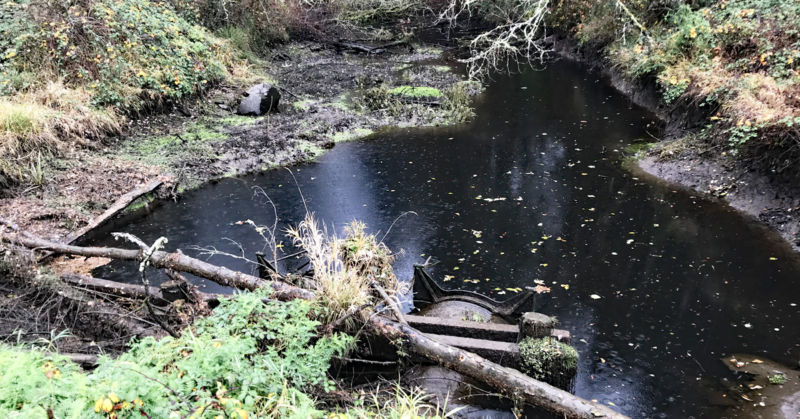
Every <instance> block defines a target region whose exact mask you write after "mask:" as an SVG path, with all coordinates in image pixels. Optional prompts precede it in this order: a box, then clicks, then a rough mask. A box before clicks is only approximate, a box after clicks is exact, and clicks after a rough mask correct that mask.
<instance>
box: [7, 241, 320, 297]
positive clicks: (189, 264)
mask: <svg viewBox="0 0 800 419" xmlns="http://www.w3.org/2000/svg"><path fill="white" fill-rule="evenodd" d="M2 240H3V241H6V242H10V243H14V244H17V245H20V246H24V247H27V248H29V249H34V250H36V249H38V250H47V251H51V252H55V253H63V254H71V255H79V256H89V257H104V258H110V259H119V260H132V261H140V260H141V259H142V250H134V249H120V248H115V247H83V246H73V245H68V244H63V243H58V242H54V241H50V240H46V239H43V238H41V237H37V236H35V235H33V234H30V233H25V232H20V233H17V234H8V235H3V236H2ZM150 264H151V265H152V266H154V267H156V268H162V269H172V270H174V271H179V272H186V273H190V274H192V275H195V276H198V277H200V278H205V279H208V280H211V281H214V282H216V283H218V284H220V285H224V286H229V287H234V288H240V289H247V290H255V289H256V288H260V287H264V286H271V287H272V292H273V297H274V298H276V299H279V300H292V299H295V298H301V299H305V300H310V299H313V298H314V293H313V292H311V291H309V290H306V289H302V288H298V287H295V286H293V285H289V284H285V283H283V282H279V281H265V280H263V279H261V278H258V277H255V276H253V275H248V274H245V273H242V272H238V271H234V270H232V269H228V268H226V267H223V266H216V265H212V264H210V263H208V262H203V261H202V260H198V259H195V258H193V257H189V256H186V255H184V254H183V253H180V252H174V253H168V252H163V251H157V252H154V253H153V255H152V256H151V257H150Z"/></svg>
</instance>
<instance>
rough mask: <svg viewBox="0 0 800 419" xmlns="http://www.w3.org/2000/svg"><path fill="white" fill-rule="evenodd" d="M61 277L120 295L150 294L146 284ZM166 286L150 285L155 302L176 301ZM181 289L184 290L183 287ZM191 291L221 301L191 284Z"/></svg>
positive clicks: (79, 285) (137, 296) (207, 299)
mask: <svg viewBox="0 0 800 419" xmlns="http://www.w3.org/2000/svg"><path fill="white" fill-rule="evenodd" d="M60 278H61V280H62V281H64V282H65V283H67V284H69V285H72V286H74V287H77V288H83V289H88V290H92V291H99V292H103V293H106V294H111V295H115V296H118V297H124V298H133V299H144V298H146V297H147V295H148V292H147V290H146V289H145V288H144V285H136V284H124V283H122V282H116V281H109V280H106V279H101V278H95V277H91V276H85V275H78V274H72V273H68V274H62V275H61V276H60ZM164 288H165V287H164V286H161V287H153V286H151V287H150V297H151V298H153V299H154V302H156V303H161V302H163V303H169V302H171V301H175V300H174V299H171V298H170V297H167V296H165V295H164ZM181 291H183V290H182V289H181ZM189 293H190V295H189V296H188V297H191V298H195V296H197V297H198V299H199V300H200V301H203V302H206V303H213V302H217V301H219V298H220V297H221V296H222V295H221V294H215V293H208V292H202V291H198V290H196V289H191V286H190V289H189ZM185 297H186V296H181V297H180V298H185Z"/></svg>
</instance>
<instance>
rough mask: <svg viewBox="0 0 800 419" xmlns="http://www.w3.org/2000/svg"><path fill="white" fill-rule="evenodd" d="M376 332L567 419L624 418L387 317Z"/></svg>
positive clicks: (375, 324) (377, 320)
mask: <svg viewBox="0 0 800 419" xmlns="http://www.w3.org/2000/svg"><path fill="white" fill-rule="evenodd" d="M369 326H370V329H371V330H372V331H373V333H376V334H378V335H381V336H384V337H386V338H388V339H389V340H391V341H395V342H396V341H402V342H404V343H405V345H406V347H405V349H406V350H408V351H409V352H414V353H416V354H418V355H422V356H424V357H426V358H428V359H430V360H431V361H433V362H436V363H437V364H440V365H442V366H445V367H447V368H450V369H452V370H454V371H456V372H458V373H461V374H464V375H466V376H468V377H471V378H474V379H476V380H479V381H481V382H484V383H486V384H488V385H490V386H492V387H493V388H495V389H497V390H499V391H501V392H502V393H504V394H506V395H509V396H511V397H512V398H516V399H517V400H520V401H523V402H526V403H530V404H532V405H535V406H539V407H542V408H544V409H547V410H549V411H551V412H554V413H557V414H559V415H563V416H564V417H566V418H581V419H584V418H586V419H589V418H614V419H623V418H626V417H627V416H624V415H622V414H620V413H617V412H615V411H614V410H612V409H611V408H609V407H606V406H603V405H601V404H599V403H595V402H591V401H588V400H585V399H583V398H581V397H578V396H576V395H574V394H572V393H569V392H566V391H564V390H561V389H559V388H556V387H553V386H551V385H549V384H547V383H543V382H541V381H537V380H534V379H533V378H531V377H528V376H527V375H525V374H523V373H521V372H519V371H517V370H515V369H511V368H506V367H502V366H500V365H498V364H495V363H494V362H490V361H488V360H486V359H484V358H482V357H480V356H478V355H475V354H474V353H471V352H467V351H464V350H461V349H457V348H454V347H452V346H449V345H445V344H443V343H441V342H438V341H436V340H434V339H431V338H430V337H428V336H426V335H424V334H422V333H421V332H419V331H418V330H416V329H414V328H412V327H410V326H408V325H403V324H400V323H397V322H393V321H391V320H389V319H387V318H385V317H381V316H373V317H372V318H371V319H370V321H369Z"/></svg>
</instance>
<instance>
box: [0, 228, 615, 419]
mask: <svg viewBox="0 0 800 419" xmlns="http://www.w3.org/2000/svg"><path fill="white" fill-rule="evenodd" d="M0 221H1V220H0ZM2 239H3V240H4V241H9V242H12V243H15V244H18V245H22V246H25V247H28V248H32V249H43V250H49V251H53V252H57V253H67V254H74V255H81V256H97V257H107V258H112V259H122V260H140V259H141V251H139V250H127V249H117V248H105V247H79V246H70V245H65V244H61V243H56V242H51V241H48V240H44V239H42V238H39V237H36V236H33V235H31V234H27V233H22V232H21V233H18V234H15V235H10V236H9V235H4V236H3V237H2ZM150 262H151V264H152V265H153V266H155V267H159V268H165V269H173V270H176V271H181V272H188V273H192V274H194V275H197V276H199V277H202V278H206V279H210V280H213V281H216V282H218V283H220V284H223V285H229V286H238V287H239V288H246V289H250V290H253V289H255V288H258V287H261V286H267V285H271V286H272V289H273V293H274V294H273V296H274V297H275V298H278V299H283V300H291V299H296V298H301V299H312V298H314V293H313V292H311V291H309V290H306V289H302V288H298V287H295V286H293V285H289V284H285V283H282V282H277V281H273V282H269V281H263V280H261V279H260V278H256V277H254V276H251V275H247V274H243V273H241V272H236V271H233V270H230V269H227V268H224V267H219V266H215V265H211V264H209V263H206V262H202V261H200V260H197V259H194V258H191V257H188V256H186V255H183V254H181V253H166V252H155V253H153V255H152V256H151V258H150ZM368 327H369V329H370V330H371V331H372V332H373V333H375V334H376V335H379V336H383V337H385V338H387V339H389V340H390V341H392V342H397V341H402V342H404V343H405V345H406V346H407V350H408V351H410V352H413V353H416V354H418V355H421V356H423V357H425V358H427V359H430V360H431V361H433V362H436V363H437V364H440V365H443V366H445V367H447V368H450V369H452V370H454V371H456V372H459V373H461V374H464V375H466V376H469V377H472V378H474V379H476V380H479V381H481V382H484V383H486V384H488V385H490V386H491V387H493V388H495V389H497V390H499V391H500V392H502V393H503V394H506V395H508V396H509V397H511V398H513V399H516V400H520V401H522V402H525V403H529V404H532V405H535V406H539V407H542V408H544V409H546V410H549V411H551V412H555V413H557V414H559V415H563V416H564V417H566V418H580V419H589V418H601V417H603V418H613V419H624V418H627V417H626V416H624V415H622V414H619V413H617V412H615V411H614V410H612V409H611V408H609V407H606V406H603V405H601V404H599V403H595V402H591V401H588V400H585V399H583V398H581V397H578V396H576V395H574V394H571V393H569V392H566V391H564V390H561V389H558V388H556V387H554V386H551V385H549V384H547V383H544V382H541V381H538V380H535V379H533V378H531V377H529V376H527V375H525V374H523V373H521V372H519V371H517V370H515V369H511V368H506V367H503V366H501V365H498V364H496V363H494V362H491V361H489V360H487V359H485V358H482V357H480V356H478V355H476V354H474V353H472V352H468V351H464V350H461V349H458V348H455V347H453V346H450V345H446V344H443V343H440V342H438V341H436V340H435V339H432V338H430V337H428V336H426V335H424V334H423V333H422V332H420V331H418V330H416V329H414V328H412V327H410V326H408V325H407V324H400V323H397V322H394V321H392V320H389V319H388V318H385V317H382V316H372V317H371V318H370V320H369V324H368Z"/></svg>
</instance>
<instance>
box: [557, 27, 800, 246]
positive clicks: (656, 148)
mask: <svg viewBox="0 0 800 419" xmlns="http://www.w3.org/2000/svg"><path fill="white" fill-rule="evenodd" d="M554 50H555V51H556V52H557V53H558V55H559V56H560V57H562V58H564V59H569V60H575V61H580V62H583V63H586V64H589V65H590V66H592V67H593V68H594V69H596V70H597V71H599V72H600V73H601V74H602V76H603V77H604V78H605V79H606V80H607V81H608V82H609V83H610V84H611V85H612V86H613V87H614V88H616V89H617V90H619V91H620V92H622V93H624V94H625V95H626V96H628V97H629V98H630V100H631V102H632V103H634V104H636V105H638V106H641V107H643V108H645V109H648V110H649V111H650V112H652V113H653V114H654V115H655V116H656V117H658V119H660V120H661V121H662V122H663V124H664V125H663V128H662V132H661V133H655V132H654V133H652V135H653V138H651V139H650V140H652V139H656V140H659V141H657V142H656V143H654V144H652V147H650V148H649V150H648V151H647V152H646V153H638V154H637V155H636V160H635V165H634V166H635V167H636V169H640V170H642V171H643V172H644V173H647V174H649V175H652V176H655V177H657V178H659V179H661V180H664V181H667V182H670V183H673V184H675V185H680V186H681V187H685V188H689V189H691V190H693V191H696V192H698V193H701V194H703V195H706V196H707V197H712V198H715V199H721V200H723V201H725V202H727V203H728V204H729V205H731V207H733V208H735V209H737V210H739V211H741V212H743V213H745V214H748V215H750V216H752V217H754V218H756V219H758V220H759V221H760V222H762V223H764V224H765V225H767V226H768V227H770V228H771V229H773V230H775V231H776V232H778V233H779V234H780V235H781V236H782V237H783V238H784V239H785V240H786V241H787V242H789V243H790V245H791V246H792V247H793V248H794V249H795V250H800V188H799V187H797V185H791V184H788V183H787V182H783V181H779V180H777V178H774V177H771V176H769V175H768V174H764V173H763V172H760V171H758V170H756V169H754V168H751V167H746V166H745V165H744V164H743V163H741V162H738V161H734V160H733V159H731V158H730V156H726V155H725V153H722V155H720V150H714V151H709V148H710V147H711V146H710V145H709V144H705V143H702V142H701V141H699V140H694V139H692V138H690V137H691V136H690V134H691V133H693V132H696V131H698V130H699V129H700V128H701V127H702V124H703V123H704V121H706V120H707V116H708V109H705V108H703V109H700V108H698V107H697V106H695V104H692V103H678V104H676V105H673V106H668V105H666V104H665V103H664V101H663V99H662V96H661V93H660V92H659V89H658V87H657V84H656V81H655V80H630V79H629V78H627V77H625V76H623V75H622V74H621V73H620V72H619V71H617V70H616V69H615V68H614V67H613V66H611V65H610V64H609V63H608V62H607V61H606V60H605V59H604V58H603V57H602V56H601V55H600V54H599V53H598V51H597V50H590V49H583V48H581V47H579V46H578V45H577V44H575V43H574V41H571V40H569V39H565V38H559V39H557V40H556V41H555V43H554Z"/></svg>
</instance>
